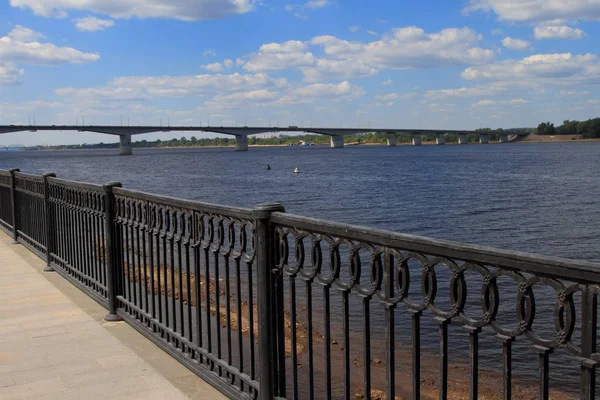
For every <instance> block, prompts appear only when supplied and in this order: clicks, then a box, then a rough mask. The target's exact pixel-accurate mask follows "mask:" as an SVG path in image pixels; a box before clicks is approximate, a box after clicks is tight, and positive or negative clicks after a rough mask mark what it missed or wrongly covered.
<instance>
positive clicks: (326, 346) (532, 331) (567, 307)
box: [0, 170, 600, 400]
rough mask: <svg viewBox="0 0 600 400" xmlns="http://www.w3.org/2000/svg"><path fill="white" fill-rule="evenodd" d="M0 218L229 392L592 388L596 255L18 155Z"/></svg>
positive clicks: (584, 393) (298, 394)
mask: <svg viewBox="0 0 600 400" xmlns="http://www.w3.org/2000/svg"><path fill="white" fill-rule="evenodd" d="M12 221H15V223H13V222H12ZM0 228H2V229H3V230H5V231H6V232H8V233H9V234H11V235H13V238H15V239H16V240H17V241H19V242H20V243H23V244H24V245H26V246H27V247H28V248H30V249H31V250H33V251H34V252H35V253H36V254H38V255H39V256H40V257H42V258H44V259H45V260H46V262H47V264H48V268H47V269H48V270H55V271H57V272H59V273H60V274H61V275H62V276H64V277H65V278H66V279H68V280H69V281H71V282H72V283H73V284H75V285H76V286H77V287H79V288H80V289H81V290H83V291H84V292H85V293H87V294H88V295H89V296H91V297H92V298H94V299H95V300H96V301H98V302H99V303H100V304H102V305H103V306H104V307H106V308H108V311H109V313H108V315H107V319H110V320H115V319H119V318H122V319H123V320H125V321H126V322H127V323H129V324H131V325H132V326H133V327H135V328H136V329H137V330H138V331H139V332H141V333H142V334H144V335H145V336H146V337H147V338H149V339H150V340H152V341H153V342H154V343H155V344H156V345H158V346H159V347H161V348H162V349H163V350H165V351H166V352H168V353H169V354H171V355H172V356H173V357H174V358H176V359H177V360H178V361H179V362H181V363H182V364H184V365H185V366H186V367H187V368H189V369H190V370H192V371H193V372H195V373H196V374H197V375H199V376H200V377H202V378H203V379H205V380H206V381H208V382H210V383H211V384H212V385H214V386H215V387H217V388H218V389H220V390H221V391H222V392H223V393H225V394H226V395H228V396H229V397H231V398H236V399H237V398H260V399H261V400H266V399H272V398H282V399H283V398H287V399H302V398H308V399H313V398H328V399H330V398H346V399H350V398H355V397H359V398H366V399H370V398H373V399H379V398H387V399H395V398H397V397H396V396H404V397H410V398H414V399H418V398H420V397H421V396H424V397H428V398H429V397H438V398H442V399H444V398H447V397H454V398H462V397H470V398H477V397H478V396H482V395H483V394H489V393H496V394H497V393H498V392H503V397H504V398H511V397H513V396H514V397H523V396H529V397H531V392H532V390H533V389H532V388H534V389H535V390H534V391H536V392H537V394H538V396H539V397H540V398H549V396H551V395H553V392H556V393H554V396H557V398H563V397H564V396H565V395H566V394H569V395H572V394H573V393H574V392H579V395H580V397H581V398H582V399H593V398H595V393H596V392H595V391H596V364H597V362H598V361H600V354H599V353H598V352H597V349H596V340H597V335H596V334H597V296H598V292H599V290H600V286H599V284H600V265H599V264H595V263H589V262H584V261H576V260H568V259H560V258H552V257H544V256H538V255H532V254H526V253H519V252H512V251H505V250H497V249H491V248H486V247H480V246H473V245H466V244H461V243H455V242H448V241H441V240H434V239H428V238H422V237H417V236H410V235H403V234H398V233H394V232H388V231H382V230H377V229H370V228H364V227H358V226H351V225H345V224H339V223H334V222H330V221H325V220H317V219H312V218H307V217H300V216H295V215H291V214H287V213H285V212H284V209H283V207H282V206H281V205H279V204H262V205H258V206H256V207H255V208H254V209H244V208H233V207H226V206H219V205H212V204H206V203H201V202H195V201H186V200H181V199H175V198H171V197H165V196H157V195H151V194H147V193H143V192H137V191H132V190H126V189H122V188H120V185H119V184H116V183H113V184H107V185H104V186H98V185H90V184H84V183H78V182H73V181H66V180H62V179H57V178H55V177H53V176H52V175H51V174H47V175H44V176H35V175H27V174H22V173H19V172H17V171H14V170H13V171H10V172H7V171H0ZM494 352H495V353H494ZM494 354H496V356H499V358H498V360H499V362H497V363H495V364H493V365H492V368H491V369H490V368H489V367H490V366H489V362H488V361H489V359H492V358H493V357H494ZM532 355H533V358H534V359H535V365H534V366H533V367H531V365H530V366H529V367H528V366H527V362H526V361H527V360H531V358H532ZM482 364H485V365H482ZM530 364H531V363H530ZM563 366H569V367H571V376H570V377H567V378H564V377H561V376H560V373H561V370H560V368H562V367H563ZM461 368H462V369H461ZM457 371H458V373H457ZM461 371H464V372H461ZM573 371H576V372H574V373H573ZM432 376H433V378H431V377H432ZM551 376H552V377H553V378H552V379H551V378H550V377H551ZM575 376H576V377H577V378H578V382H577V383H575V384H574V383H573V377H575ZM555 379H556V383H555V381H554V380H555ZM561 379H562V380H561ZM432 380H433V381H432ZM498 382H500V384H498ZM533 382H536V385H532V383H533ZM563 382H564V383H563ZM494 385H496V386H494ZM569 385H570V386H569ZM567 392H568V393H567Z"/></svg>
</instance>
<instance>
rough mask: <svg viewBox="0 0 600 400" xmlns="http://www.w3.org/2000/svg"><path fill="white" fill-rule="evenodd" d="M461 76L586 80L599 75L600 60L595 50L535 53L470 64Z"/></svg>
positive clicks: (525, 82)
mask: <svg viewBox="0 0 600 400" xmlns="http://www.w3.org/2000/svg"><path fill="white" fill-rule="evenodd" d="M461 76H462V77H463V78H464V79H467V80H475V81H512V82H522V83H523V84H531V83H532V81H533V80H538V81H539V80H543V81H545V82H548V83H550V84H553V83H554V84H556V83H559V84H560V83H563V84H564V83H586V82H590V81H593V80H597V79H598V78H600V64H599V63H598V62H597V57H596V56H595V55H593V54H589V53H588V54H581V55H572V54H571V53H562V54H536V55H533V56H529V57H526V58H523V59H522V60H505V61H502V62H497V63H493V64H487V65H481V66H473V67H469V68H467V69H466V70H465V71H464V72H463V73H462V74H461Z"/></svg>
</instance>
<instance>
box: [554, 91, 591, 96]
mask: <svg viewBox="0 0 600 400" xmlns="http://www.w3.org/2000/svg"><path fill="white" fill-rule="evenodd" d="M590 94H591V93H590V92H588V91H587V90H584V91H577V90H561V91H560V95H561V96H588V95H590Z"/></svg>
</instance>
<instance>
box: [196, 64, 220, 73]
mask: <svg viewBox="0 0 600 400" xmlns="http://www.w3.org/2000/svg"><path fill="white" fill-rule="evenodd" d="M200 68H203V69H205V70H207V71H210V72H221V71H223V65H222V64H221V63H220V62H214V63H212V64H206V65H203V66H201V67H200Z"/></svg>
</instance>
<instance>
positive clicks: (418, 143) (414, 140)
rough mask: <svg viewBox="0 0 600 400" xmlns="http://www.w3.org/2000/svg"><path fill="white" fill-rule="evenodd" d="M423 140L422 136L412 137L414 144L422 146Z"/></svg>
mask: <svg viewBox="0 0 600 400" xmlns="http://www.w3.org/2000/svg"><path fill="white" fill-rule="evenodd" d="M421 142H422V139H421V136H414V137H413V138H412V144H413V146H420V145H421Z"/></svg>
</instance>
